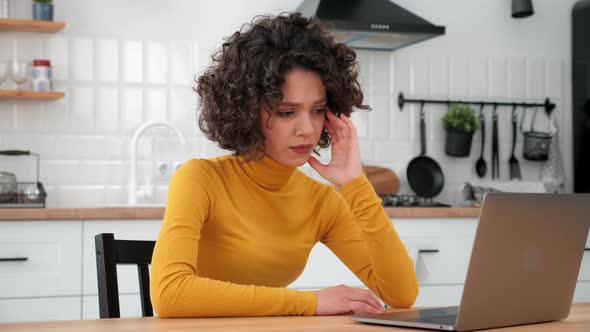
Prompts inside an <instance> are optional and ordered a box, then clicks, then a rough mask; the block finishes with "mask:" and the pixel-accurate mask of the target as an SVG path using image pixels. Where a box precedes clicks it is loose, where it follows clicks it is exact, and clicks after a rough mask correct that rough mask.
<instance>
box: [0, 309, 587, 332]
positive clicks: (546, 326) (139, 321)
mask: <svg viewBox="0 0 590 332" xmlns="http://www.w3.org/2000/svg"><path fill="white" fill-rule="evenodd" d="M394 310H395V311H404V310H403V309H401V310H400V309H392V310H391V311H394ZM406 310H407V309H406ZM0 330H2V331H13V332H18V331H36V332H45V331H47V332H49V331H52V332H53V331H66V332H67V331H76V332H85V331H110V332H126V331H171V332H174V331H220V332H225V331H252V332H254V331H255V332H259V331H273V332H283V331H284V332H288V331H342V332H346V331H355V332H356V331H375V332H384V331H410V329H407V328H401V327H400V328H396V327H389V326H379V325H369V324H363V323H357V322H353V321H351V320H350V319H349V317H348V316H347V315H340V316H305V317H296V316H285V317H234V318H173V319H160V318H153V317H145V318H141V317H140V318H114V319H97V320H73V321H58V322H34V323H10V324H0ZM416 331H418V330H416ZM486 331H502V332H509V331H521V332H534V331H560V332H574V331H575V332H582V331H590V303H577V304H574V305H573V306H572V310H571V312H570V315H569V317H568V318H566V319H564V320H562V321H558V322H550V323H543V324H532V325H521V326H513V327H507V328H501V329H491V330H486Z"/></svg>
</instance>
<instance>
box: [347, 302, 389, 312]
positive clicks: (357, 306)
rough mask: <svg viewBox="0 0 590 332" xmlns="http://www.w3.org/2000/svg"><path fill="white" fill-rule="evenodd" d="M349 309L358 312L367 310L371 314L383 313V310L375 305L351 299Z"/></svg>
mask: <svg viewBox="0 0 590 332" xmlns="http://www.w3.org/2000/svg"><path fill="white" fill-rule="evenodd" d="M348 310H349V311H357V312H366V313H369V314H382V313H383V311H382V310H379V309H377V308H375V307H373V306H370V305H368V304H366V303H364V302H356V301H351V302H348Z"/></svg>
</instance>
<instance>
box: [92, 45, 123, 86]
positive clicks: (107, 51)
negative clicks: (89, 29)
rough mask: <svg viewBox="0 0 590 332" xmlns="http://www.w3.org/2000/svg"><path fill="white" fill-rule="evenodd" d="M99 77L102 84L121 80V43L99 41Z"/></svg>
mask: <svg viewBox="0 0 590 332" xmlns="http://www.w3.org/2000/svg"><path fill="white" fill-rule="evenodd" d="M97 54H98V59H97V60H98V61H97V67H98V68H97V75H98V79H99V80H100V81H102V82H117V81H118V80H119V41H117V40H114V39H100V40H98V52H97Z"/></svg>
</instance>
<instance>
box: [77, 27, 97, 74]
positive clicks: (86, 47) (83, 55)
mask: <svg viewBox="0 0 590 332" xmlns="http://www.w3.org/2000/svg"><path fill="white" fill-rule="evenodd" d="M94 67H95V66H94V44H93V41H92V40H91V39H86V38H76V39H73V40H72V77H73V78H74V79H75V80H78V81H91V80H93V78H94V75H93V71H94Z"/></svg>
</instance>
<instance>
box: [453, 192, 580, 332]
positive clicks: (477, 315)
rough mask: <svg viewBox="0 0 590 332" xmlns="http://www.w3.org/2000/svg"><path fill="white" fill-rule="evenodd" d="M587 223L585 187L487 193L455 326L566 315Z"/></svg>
mask: <svg viewBox="0 0 590 332" xmlns="http://www.w3.org/2000/svg"><path fill="white" fill-rule="evenodd" d="M589 226H590V195H589V194H523V193H514V194H513V193H488V194H487V195H486V196H485V199H484V202H483V206H482V209H481V215H480V218H479V224H478V227H477V232H476V235H475V241H474V247H473V250H472V254H471V258H470V262H469V270H468V272H467V276H466V280H465V287H464V289H463V295H462V298H461V305H460V308H459V313H458V318H457V324H456V328H457V330H459V331H464V330H475V329H483V328H492V327H500V326H508V325H519V324H526V323H534V322H542V321H551V320H559V319H563V318H565V317H567V316H568V314H569V311H570V307H571V304H572V299H573V295H574V290H575V287H576V281H577V277H578V272H579V269H580V264H581V261H582V256H583V254H584V245H585V242H586V238H587V237H588V229H589ZM523 235H526V236H523Z"/></svg>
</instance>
